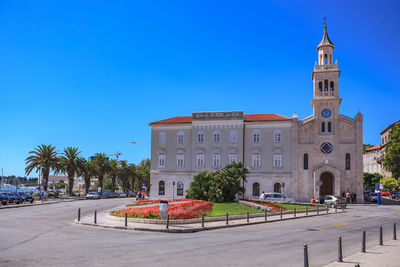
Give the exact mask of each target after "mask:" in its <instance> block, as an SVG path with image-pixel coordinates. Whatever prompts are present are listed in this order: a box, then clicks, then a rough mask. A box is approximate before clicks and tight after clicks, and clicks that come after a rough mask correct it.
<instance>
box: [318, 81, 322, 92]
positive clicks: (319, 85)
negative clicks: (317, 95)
mask: <svg viewBox="0 0 400 267" xmlns="http://www.w3.org/2000/svg"><path fill="white" fill-rule="evenodd" d="M318 90H319V91H320V92H322V82H319V83H318Z"/></svg>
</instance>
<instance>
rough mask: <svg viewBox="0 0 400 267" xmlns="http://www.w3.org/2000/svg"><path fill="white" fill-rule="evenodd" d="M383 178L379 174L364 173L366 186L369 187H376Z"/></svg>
mask: <svg viewBox="0 0 400 267" xmlns="http://www.w3.org/2000/svg"><path fill="white" fill-rule="evenodd" d="M382 178H383V176H382V175H381V174H379V173H374V174H372V173H368V172H364V173H363V179H364V184H365V185H367V186H375V184H376V183H379V180H380V179H382Z"/></svg>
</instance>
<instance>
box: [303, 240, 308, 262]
mask: <svg viewBox="0 0 400 267" xmlns="http://www.w3.org/2000/svg"><path fill="white" fill-rule="evenodd" d="M304 267H308V251H307V245H304Z"/></svg>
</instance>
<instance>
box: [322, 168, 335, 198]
mask: <svg viewBox="0 0 400 267" xmlns="http://www.w3.org/2000/svg"><path fill="white" fill-rule="evenodd" d="M320 180H321V182H322V185H321V186H320V187H319V195H320V196H325V195H333V175H332V174H331V173H329V172H324V173H322V174H321V178H320Z"/></svg>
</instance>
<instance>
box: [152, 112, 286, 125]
mask: <svg viewBox="0 0 400 267" xmlns="http://www.w3.org/2000/svg"><path fill="white" fill-rule="evenodd" d="M243 116H244V119H245V121H281V120H290V118H288V117H285V116H282V115H279V114H275V113H273V114H244V115H243ZM191 120H192V116H180V117H173V118H169V119H165V120H161V121H155V122H152V123H150V124H169V123H171V124H175V123H176V124H180V123H191Z"/></svg>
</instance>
